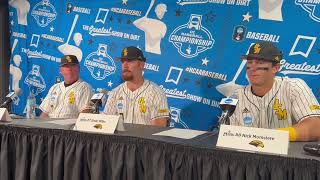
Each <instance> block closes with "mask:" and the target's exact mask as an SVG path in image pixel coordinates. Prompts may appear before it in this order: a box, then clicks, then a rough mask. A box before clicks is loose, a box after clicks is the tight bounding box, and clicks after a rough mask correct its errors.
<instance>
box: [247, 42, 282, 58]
mask: <svg viewBox="0 0 320 180" xmlns="http://www.w3.org/2000/svg"><path fill="white" fill-rule="evenodd" d="M241 59H242V60H250V59H257V60H265V61H271V62H274V63H280V60H281V59H282V52H281V51H280V50H279V49H278V48H277V47H276V46H275V45H274V44H273V43H271V42H260V43H255V44H253V45H252V46H251V47H250V49H249V54H248V55H242V56H241Z"/></svg>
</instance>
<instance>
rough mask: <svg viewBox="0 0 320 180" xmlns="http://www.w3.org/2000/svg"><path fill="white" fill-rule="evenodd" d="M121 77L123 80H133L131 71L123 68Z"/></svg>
mask: <svg viewBox="0 0 320 180" xmlns="http://www.w3.org/2000/svg"><path fill="white" fill-rule="evenodd" d="M122 79H123V80H125V81H131V80H133V75H132V72H131V71H129V70H123V71H122Z"/></svg>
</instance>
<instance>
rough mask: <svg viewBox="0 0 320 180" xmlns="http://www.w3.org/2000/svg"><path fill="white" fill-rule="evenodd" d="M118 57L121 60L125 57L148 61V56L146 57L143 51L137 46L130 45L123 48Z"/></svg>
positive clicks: (129, 59) (130, 59)
mask: <svg viewBox="0 0 320 180" xmlns="http://www.w3.org/2000/svg"><path fill="white" fill-rule="evenodd" d="M117 59H119V60H121V59H125V60H128V61H133V60H139V61H143V62H146V58H145V57H144V55H143V53H142V51H141V50H140V49H139V48H137V47H135V46H129V47H125V48H123V50H122V52H121V57H118V58H117Z"/></svg>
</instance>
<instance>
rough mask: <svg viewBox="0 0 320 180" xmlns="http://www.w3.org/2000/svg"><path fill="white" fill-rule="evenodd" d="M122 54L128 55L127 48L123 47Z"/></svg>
mask: <svg viewBox="0 0 320 180" xmlns="http://www.w3.org/2000/svg"><path fill="white" fill-rule="evenodd" d="M123 56H128V49H127V48H124V49H123Z"/></svg>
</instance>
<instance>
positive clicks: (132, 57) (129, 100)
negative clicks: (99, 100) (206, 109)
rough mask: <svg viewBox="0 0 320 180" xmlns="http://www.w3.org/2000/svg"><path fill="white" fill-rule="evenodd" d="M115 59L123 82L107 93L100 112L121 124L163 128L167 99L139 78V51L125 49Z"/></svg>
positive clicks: (163, 94) (153, 85)
mask: <svg viewBox="0 0 320 180" xmlns="http://www.w3.org/2000/svg"><path fill="white" fill-rule="evenodd" d="M119 59H120V60H121V62H122V78H123V80H124V81H125V82H124V83H122V84H120V85H119V86H118V87H116V88H115V89H113V90H112V91H111V93H110V94H109V98H108V100H107V103H106V106H105V109H104V113H105V114H108V115H120V116H122V118H123V120H124V123H133V124H144V125H154V126H161V127H165V126H166V125H167V121H168V119H169V110H168V103H167V98H166V95H165V93H164V92H163V90H162V89H161V88H160V87H159V86H157V85H156V84H155V83H153V82H151V81H148V80H145V79H144V78H143V75H142V71H143V69H144V63H145V61H146V58H145V57H144V55H143V53H142V51H141V50H140V49H138V48H136V47H134V46H130V47H126V48H124V49H123V50H122V53H121V57H120V58H119Z"/></svg>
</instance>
